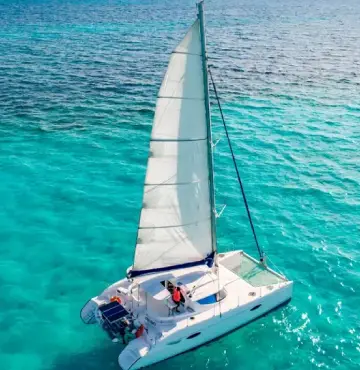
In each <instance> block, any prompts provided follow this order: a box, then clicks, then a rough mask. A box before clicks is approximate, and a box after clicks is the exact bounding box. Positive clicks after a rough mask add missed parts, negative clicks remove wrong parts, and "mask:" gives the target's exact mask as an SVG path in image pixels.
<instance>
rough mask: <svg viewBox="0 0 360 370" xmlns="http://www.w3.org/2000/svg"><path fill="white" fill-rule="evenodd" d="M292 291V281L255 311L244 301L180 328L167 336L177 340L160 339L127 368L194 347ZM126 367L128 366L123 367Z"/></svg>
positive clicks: (288, 296)
mask: <svg viewBox="0 0 360 370" xmlns="http://www.w3.org/2000/svg"><path fill="white" fill-rule="evenodd" d="M291 295H292V285H289V286H287V288H286V289H284V290H281V291H277V292H276V293H274V294H273V296H272V297H271V298H270V297H267V298H266V299H260V300H259V301H258V302H256V304H260V303H261V304H262V305H261V307H259V308H258V309H257V310H255V311H250V309H251V307H254V304H250V305H248V307H247V308H244V307H241V308H239V309H235V310H233V311H232V312H228V313H225V314H223V315H222V317H220V316H218V317H217V318H214V319H212V320H211V322H205V323H202V324H198V325H196V324H194V325H191V326H189V328H188V330H186V331H185V330H184V331H183V332H181V333H179V335H177V336H174V337H171V338H169V340H168V343H169V342H174V341H176V340H179V339H180V340H181V341H180V342H179V343H178V344H173V345H169V344H168V343H166V342H164V343H163V344H162V345H161V346H156V347H155V348H154V349H151V350H150V351H149V352H148V354H147V355H146V356H144V357H141V358H140V359H139V360H138V361H136V362H135V363H134V364H133V365H132V366H131V367H130V368H129V369H131V370H135V369H140V368H143V367H146V366H150V365H153V364H156V363H158V362H160V361H163V360H166V359H169V358H171V357H174V356H176V355H179V354H181V353H184V352H186V351H189V350H192V349H195V348H197V347H199V346H202V345H203V344H206V343H208V342H210V341H212V340H214V339H216V338H219V337H221V336H223V335H226V334H228V333H230V332H232V331H234V330H236V329H238V328H240V327H242V326H244V325H246V324H248V323H249V322H251V321H253V320H256V319H257V318H259V317H261V316H263V315H265V314H266V313H268V312H269V311H272V310H273V309H276V308H277V307H279V306H281V305H283V304H285V303H287V302H289V300H290V299H291ZM198 332H200V333H201V334H199V335H198V336H197V337H195V338H192V339H187V338H188V337H189V336H191V335H193V334H195V333H198ZM124 370H128V369H124Z"/></svg>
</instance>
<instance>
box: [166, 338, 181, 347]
mask: <svg viewBox="0 0 360 370" xmlns="http://www.w3.org/2000/svg"><path fill="white" fill-rule="evenodd" d="M180 342H181V339H178V340H173V341H172V342H169V343H168V346H171V345H173V344H178V343H180Z"/></svg>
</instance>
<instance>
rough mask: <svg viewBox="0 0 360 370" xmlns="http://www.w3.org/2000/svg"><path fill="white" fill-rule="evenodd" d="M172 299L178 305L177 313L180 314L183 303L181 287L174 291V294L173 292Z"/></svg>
mask: <svg viewBox="0 0 360 370" xmlns="http://www.w3.org/2000/svg"><path fill="white" fill-rule="evenodd" d="M171 298H172V300H173V301H174V302H175V304H176V312H180V311H179V306H180V302H181V293H180V288H179V287H177V288H175V289H174V292H173V294H172V297H171Z"/></svg>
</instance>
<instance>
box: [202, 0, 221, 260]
mask: <svg viewBox="0 0 360 370" xmlns="http://www.w3.org/2000/svg"><path fill="white" fill-rule="evenodd" d="M197 8H198V19H199V22H200V39H201V51H202V53H201V55H202V68H203V76H204V96H205V114H206V127H207V146H208V166H209V194H210V208H211V245H212V250H213V252H214V253H216V249H217V248H216V219H215V189H214V164H213V151H212V132H211V114H210V100H209V80H208V67H207V54H206V36H205V20H204V1H203V0H201V1H200V2H199V3H198V4H197ZM215 261H216V258H215Z"/></svg>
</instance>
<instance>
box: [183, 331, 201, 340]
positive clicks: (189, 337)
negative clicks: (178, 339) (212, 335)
mask: <svg viewBox="0 0 360 370" xmlns="http://www.w3.org/2000/svg"><path fill="white" fill-rule="evenodd" d="M200 334H201V333H200V332H198V333H194V334H191V335H189V336H188V337H187V338H186V339H193V338H195V337H197V336H198V335H200Z"/></svg>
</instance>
